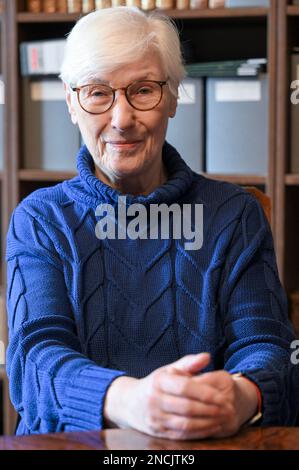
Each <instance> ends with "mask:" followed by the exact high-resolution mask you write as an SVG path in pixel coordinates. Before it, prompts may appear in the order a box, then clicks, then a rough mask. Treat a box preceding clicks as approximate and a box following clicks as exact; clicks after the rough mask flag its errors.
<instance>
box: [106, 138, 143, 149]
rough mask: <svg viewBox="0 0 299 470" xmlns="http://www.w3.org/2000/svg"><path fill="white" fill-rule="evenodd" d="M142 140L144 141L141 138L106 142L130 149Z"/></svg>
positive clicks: (116, 146)
mask: <svg viewBox="0 0 299 470" xmlns="http://www.w3.org/2000/svg"><path fill="white" fill-rule="evenodd" d="M141 142H142V141H141V140H111V141H109V142H106V143H107V144H109V145H111V146H112V147H114V148H117V149H123V150H125V149H127V150H128V149H133V148H135V147H136V146H137V145H139V144H140V143H141Z"/></svg>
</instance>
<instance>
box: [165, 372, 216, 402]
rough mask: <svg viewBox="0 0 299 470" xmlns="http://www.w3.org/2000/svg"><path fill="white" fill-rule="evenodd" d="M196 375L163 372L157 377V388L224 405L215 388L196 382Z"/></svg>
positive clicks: (182, 396) (183, 396)
mask: <svg viewBox="0 0 299 470" xmlns="http://www.w3.org/2000/svg"><path fill="white" fill-rule="evenodd" d="M195 379H196V377H186V376H183V375H172V374H163V375H161V376H160V377H159V384H158V386H159V388H160V390H161V391H162V392H164V393H166V394H169V395H174V396H177V397H181V398H189V399H193V400H198V401H201V402H203V403H208V404H210V405H218V406H223V405H224V397H223V395H222V394H220V393H219V391H218V390H217V389H215V388H214V387H211V386H210V385H208V384H205V383H203V384H200V385H199V384H198V383H197V382H196V380H195Z"/></svg>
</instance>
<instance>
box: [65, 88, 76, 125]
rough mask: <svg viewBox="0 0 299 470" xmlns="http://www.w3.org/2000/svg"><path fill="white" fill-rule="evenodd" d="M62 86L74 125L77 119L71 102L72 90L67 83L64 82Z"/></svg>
mask: <svg viewBox="0 0 299 470" xmlns="http://www.w3.org/2000/svg"><path fill="white" fill-rule="evenodd" d="M63 87H64V91H65V99H66V104H67V107H68V110H69V113H70V115H71V120H72V123H73V124H75V125H76V124H77V123H78V120H77V114H76V110H75V108H74V105H73V103H72V90H71V89H70V87H69V85H67V84H66V83H64V84H63Z"/></svg>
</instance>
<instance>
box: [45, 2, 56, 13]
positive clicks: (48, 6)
mask: <svg viewBox="0 0 299 470" xmlns="http://www.w3.org/2000/svg"><path fill="white" fill-rule="evenodd" d="M43 11H44V12H45V13H55V12H56V0H44V1H43Z"/></svg>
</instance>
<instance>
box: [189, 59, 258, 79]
mask: <svg viewBox="0 0 299 470" xmlns="http://www.w3.org/2000/svg"><path fill="white" fill-rule="evenodd" d="M266 69H267V59H265V58H259V59H243V60H226V61H217V62H201V63H196V64H188V65H186V72H187V75H188V77H192V78H198V77H242V76H243V77H255V76H258V75H259V74H260V73H264V72H266Z"/></svg>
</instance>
